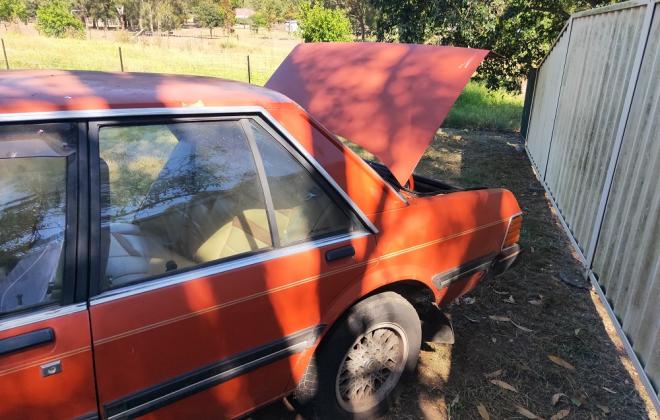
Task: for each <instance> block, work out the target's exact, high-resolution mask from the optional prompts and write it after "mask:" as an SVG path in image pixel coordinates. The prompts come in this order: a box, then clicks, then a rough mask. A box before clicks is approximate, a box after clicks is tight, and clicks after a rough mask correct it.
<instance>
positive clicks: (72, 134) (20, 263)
mask: <svg viewBox="0 0 660 420" xmlns="http://www.w3.org/2000/svg"><path fill="white" fill-rule="evenodd" d="M84 132H85V126H84V125H79V124H77V123H40V124H36V123H35V124H33V123H21V124H7V125H0V226H2V228H1V229H0V418H3V419H5V418H6V419H12V418H21V419H24V418H35V419H36V418H39V419H46V418H54V419H65V418H73V417H81V416H88V415H89V416H96V415H97V405H96V394H95V388H94V373H93V372H94V370H93V364H92V349H91V338H90V329H89V316H88V312H87V304H86V302H85V300H86V296H85V287H84V286H85V284H86V283H85V280H86V279H85V275H84V274H85V273H84V272H80V273H79V276H78V280H79V282H78V286H79V287H78V288H77V289H76V281H75V280H76V255H77V254H78V255H79V257H80V258H81V259H84V257H85V255H84V248H85V246H84V241H83V240H81V241H78V240H77V226H78V223H81V224H82V223H84V215H83V217H81V218H80V219H78V218H77V215H78V214H79V213H80V212H79V211H78V210H79V209H78V204H77V203H80V202H81V201H79V200H78V191H79V189H78V167H79V162H78V158H79V156H80V154H79V153H78V147H79V146H78V138H85V137H84ZM80 146H81V147H83V148H84V144H81V145H80ZM82 201H84V200H82ZM77 251H80V252H77Z"/></svg>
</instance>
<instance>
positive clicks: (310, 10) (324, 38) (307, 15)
mask: <svg viewBox="0 0 660 420" xmlns="http://www.w3.org/2000/svg"><path fill="white" fill-rule="evenodd" d="M300 29H301V35H302V38H303V39H304V40H305V42H328V41H350V40H351V39H352V35H351V21H350V20H349V19H348V18H347V17H346V15H345V14H344V12H343V11H341V10H337V9H335V10H332V9H326V8H325V7H323V6H321V5H320V4H314V5H312V4H310V3H303V4H302V5H301V6H300Z"/></svg>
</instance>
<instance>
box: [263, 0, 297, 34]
mask: <svg viewBox="0 0 660 420" xmlns="http://www.w3.org/2000/svg"><path fill="white" fill-rule="evenodd" d="M255 7H256V14H255V15H254V16H252V21H253V22H254V24H255V25H256V26H257V27H266V28H268V29H270V28H272V27H273V25H274V24H275V23H277V22H284V21H285V20H289V19H293V18H295V17H296V13H297V10H298V5H297V1H296V0H260V1H258V2H257V3H256V4H255Z"/></svg>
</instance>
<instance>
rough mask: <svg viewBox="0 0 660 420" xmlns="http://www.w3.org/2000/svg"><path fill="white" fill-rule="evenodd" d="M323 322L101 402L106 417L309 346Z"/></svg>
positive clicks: (145, 409)
mask: <svg viewBox="0 0 660 420" xmlns="http://www.w3.org/2000/svg"><path fill="white" fill-rule="evenodd" d="M324 328H325V325H316V326H313V327H309V328H305V329H303V330H300V331H298V332H295V333H293V334H290V335H288V336H286V337H283V338H280V339H278V340H275V341H272V342H270V343H267V344H264V345H262V346H259V347H255V348H253V349H250V350H247V351H244V352H241V353H238V354H236V355H234V356H230V357H228V358H225V359H222V360H220V361H218V362H215V363H212V364H210V365H207V366H205V367H202V368H200V369H196V370H194V371H191V372H187V373H184V374H183V375H180V376H177V377H175V378H173V379H170V380H168V381H165V382H162V383H160V384H157V385H154V386H151V387H149V388H146V389H143V390H141V391H138V392H136V393H133V394H130V395H127V396H125V397H122V398H120V399H118V400H115V401H112V402H110V403H107V404H104V405H103V408H104V410H105V415H106V416H107V418H108V419H109V420H114V419H124V418H133V417H137V416H142V415H144V414H146V413H149V412H151V411H154V410H157V409H159V408H162V407H164V406H166V405H169V404H172V403H174V402H176V401H179V400H181V399H183V398H186V397H189V396H191V395H193V394H196V393H198V392H202V391H205V390H207V389H209V388H212V387H214V386H216V385H219V384H221V383H223V382H227V381H229V380H231V379H233V378H236V377H238V376H240V375H243V374H246V373H248V372H251V371H253V370H255V369H258V368H260V367H263V366H265V365H268V364H270V363H273V362H276V361H278V360H280V359H283V358H285V357H288V356H291V355H292V354H295V353H299V352H301V351H302V350H304V349H306V348H308V347H310V346H312V345H313V344H314V343H315V342H316V341H317V340H318V338H319V336H320V334H321V332H322V331H323V329H324Z"/></svg>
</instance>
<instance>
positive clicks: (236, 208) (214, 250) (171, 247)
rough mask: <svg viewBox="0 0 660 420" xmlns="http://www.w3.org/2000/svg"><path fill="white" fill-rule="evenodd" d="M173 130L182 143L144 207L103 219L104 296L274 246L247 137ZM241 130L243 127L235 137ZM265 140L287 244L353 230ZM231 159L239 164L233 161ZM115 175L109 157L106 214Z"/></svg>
mask: <svg viewBox="0 0 660 420" xmlns="http://www.w3.org/2000/svg"><path fill="white" fill-rule="evenodd" d="M227 123H232V122H225V124H227ZM169 128H170V130H171V131H172V132H173V133H174V135H175V136H176V137H177V140H178V144H177V145H176V146H175V147H174V148H173V149H172V152H171V153H170V154H169V156H168V158H167V161H166V162H165V164H164V165H163V167H162V169H161V170H160V173H159V174H158V176H157V177H156V179H155V181H154V182H153V183H152V185H151V186H150V188H149V191H148V193H147V194H146V197H145V198H144V199H143V200H142V202H141V205H140V207H139V208H137V209H135V211H134V212H133V213H132V216H131V218H130V219H127V218H126V217H121V218H113V217H107V216H106V217H104V218H103V221H102V222H103V223H102V234H101V236H102V238H101V239H102V243H101V255H102V258H104V260H103V261H101V266H102V269H103V270H104V272H105V284H104V285H103V287H102V288H103V289H108V288H115V287H118V286H121V285H125V284H129V283H133V282H135V281H139V280H142V279H145V278H147V277H153V276H160V275H163V274H164V273H166V272H169V271H173V270H177V269H183V268H186V267H191V266H195V265H200V264H204V263H208V262H212V261H216V260H220V259H223V258H228V257H232V256H236V255H239V254H244V253H248V252H254V251H258V250H263V249H267V248H270V247H271V246H272V244H273V242H272V238H271V231H270V225H269V222H268V216H267V212H266V205H265V201H264V194H263V191H262V188H261V183H260V181H259V177H258V174H257V171H256V168H255V165H254V162H253V159H252V155H251V152H250V149H249V148H248V147H247V143H246V142H245V140H244V138H243V135H242V133H241V134H239V135H236V133H229V134H226V135H222V136H220V137H219V136H218V134H215V136H209V135H205V136H200V133H198V132H197V133H193V132H192V131H191V130H182V129H180V128H179V127H175V125H174V126H169ZM224 128H225V129H226V128H227V127H224ZM235 128H237V129H240V126H238V125H236V127H232V128H231V129H230V130H234V129H235ZM258 140H259V145H260V146H259V147H260V151H261V154H262V157H263V160H264V162H265V166H266V173H267V176H268V183H269V188H270V191H271V192H272V197H273V201H274V207H275V218H276V223H277V231H278V234H279V237H280V242H281V243H282V244H290V243H295V242H299V241H301V240H305V239H308V238H309V237H312V236H318V235H322V234H324V233H327V232H330V231H333V230H335V231H336V230H337V229H346V226H347V221H350V219H349V218H348V217H346V215H345V214H344V213H343V211H341V210H340V209H339V207H338V206H337V205H336V204H335V203H334V202H332V201H331V199H330V198H329V197H328V196H327V194H326V193H325V192H324V191H323V190H322V189H321V188H320V187H319V186H318V185H317V184H316V182H315V181H314V180H313V178H312V177H311V176H310V174H309V173H308V172H307V171H306V170H305V169H304V168H303V167H302V166H301V165H300V163H299V162H297V161H295V159H294V158H293V157H292V156H290V155H289V154H288V152H287V151H286V150H285V149H284V148H282V146H281V145H279V144H272V146H262V145H263V144H267V143H273V142H275V139H272V138H270V139H267V138H258ZM265 140H270V142H266V143H264V141H265ZM217 144H222V146H220V147H218V146H217ZM241 151H242V152H243V153H241ZM102 156H103V153H102ZM285 156H286V157H285ZM231 159H239V160H240V162H239V163H236V162H229V161H230V160H231ZM272 159H277V160H278V161H277V162H272V164H271V163H266V162H270V161H271V160H272ZM108 168H109V165H108V164H107V163H106V162H105V160H104V159H103V158H102V159H101V161H100V175H101V180H102V188H101V202H102V208H108V207H110V206H112V203H111V201H112V194H113V192H112V182H108V180H110V179H111V176H110V174H109V173H108V171H109V169H108ZM275 168H277V169H275ZM118 219H119V220H118Z"/></svg>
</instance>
